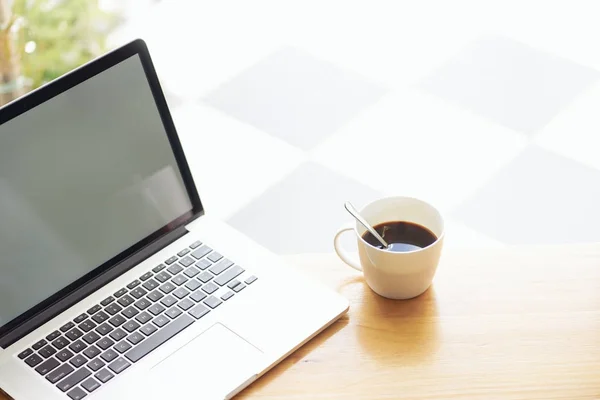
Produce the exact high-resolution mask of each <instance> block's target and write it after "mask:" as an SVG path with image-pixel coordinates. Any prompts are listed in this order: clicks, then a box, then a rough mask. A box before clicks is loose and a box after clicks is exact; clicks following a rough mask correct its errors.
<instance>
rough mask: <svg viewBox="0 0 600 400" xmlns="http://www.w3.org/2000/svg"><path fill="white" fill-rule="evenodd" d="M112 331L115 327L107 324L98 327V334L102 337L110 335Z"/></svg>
mask: <svg viewBox="0 0 600 400" xmlns="http://www.w3.org/2000/svg"><path fill="white" fill-rule="evenodd" d="M112 331H113V327H112V326H110V325H109V324H107V323H106V322H105V323H103V324H102V325H98V327H97V328H96V332H98V334H100V335H101V336H105V335H108V334H109V333H111V332H112Z"/></svg>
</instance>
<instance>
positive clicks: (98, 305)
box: [87, 304, 102, 315]
mask: <svg viewBox="0 0 600 400" xmlns="http://www.w3.org/2000/svg"><path fill="white" fill-rule="evenodd" d="M100 310H102V306H100V304H96V305H95V306H94V307H92V308H90V309H89V310H87V313H88V314H89V315H94V314H96V313H97V312H98V311H100Z"/></svg>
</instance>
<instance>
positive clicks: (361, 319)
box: [350, 283, 441, 365]
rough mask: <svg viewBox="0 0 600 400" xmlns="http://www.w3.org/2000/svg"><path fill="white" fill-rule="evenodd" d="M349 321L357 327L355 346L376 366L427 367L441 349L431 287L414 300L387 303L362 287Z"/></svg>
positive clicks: (365, 286)
mask: <svg viewBox="0 0 600 400" xmlns="http://www.w3.org/2000/svg"><path fill="white" fill-rule="evenodd" d="M350 319H351V320H352V321H353V322H354V323H356V324H357V325H358V329H357V332H356V335H357V341H358V344H359V345H360V346H361V347H362V349H363V350H364V351H365V354H366V355H369V356H371V358H372V359H373V360H374V361H376V362H378V363H385V364H402V365H418V364H426V363H428V361H429V360H431V359H432V358H433V357H434V356H435V354H436V352H437V350H438V349H439V347H440V341H441V338H440V336H441V335H440V326H439V318H438V306H437V301H436V296H435V290H434V288H433V287H430V288H429V289H428V290H427V291H426V292H425V293H423V294H422V295H420V296H418V297H415V298H413V299H409V300H390V299H386V298H384V297H381V296H379V295H378V294H376V293H375V292H373V291H372V290H371V289H370V288H369V286H368V285H367V284H366V283H363V294H362V301H361V302H360V305H358V306H357V307H356V309H355V310H354V311H353V312H352V313H351V315H350Z"/></svg>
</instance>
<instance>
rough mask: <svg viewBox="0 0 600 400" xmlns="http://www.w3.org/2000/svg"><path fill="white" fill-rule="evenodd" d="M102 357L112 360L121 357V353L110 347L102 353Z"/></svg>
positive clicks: (105, 359) (107, 360) (108, 360)
mask: <svg viewBox="0 0 600 400" xmlns="http://www.w3.org/2000/svg"><path fill="white" fill-rule="evenodd" d="M100 357H102V359H103V360H104V361H106V362H111V361H112V360H114V359H115V358H117V357H119V354H118V353H117V352H116V351H114V350H113V349H109V350H106V351H105V352H104V353H102V355H101V356H100Z"/></svg>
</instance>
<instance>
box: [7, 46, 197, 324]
mask: <svg viewBox="0 0 600 400" xmlns="http://www.w3.org/2000/svg"><path fill="white" fill-rule="evenodd" d="M191 209H192V204H191V201H190V199H189V197H188V193H187V191H186V189H185V186H184V183H183V179H182V177H181V175H180V172H179V168H178V167H177V163H176V160H175V156H174V154H173V151H172V149H171V146H170V144H169V141H168V138H167V135H166V132H165V129H164V127H163V124H162V121H161V118H160V116H159V113H158V109H157V107H156V104H155V102H154V98H153V96H152V93H151V90H150V87H149V85H148V82H147V80H146V76H145V74H144V70H143V67H142V63H141V60H140V59H139V56H137V55H135V56H133V57H131V58H129V59H127V60H125V61H123V62H121V63H119V64H117V65H116V66H114V67H112V68H110V69H108V70H106V71H104V72H102V73H100V74H99V75H96V76H94V77H93V78H91V79H89V80H87V81H85V82H83V83H81V84H79V85H77V86H75V87H73V88H71V89H69V90H68V91H66V92H64V93H62V94H60V95H58V96H56V97H54V98H52V99H50V100H48V101H47V102H45V103H43V104H41V105H39V106H37V107H35V108H33V109H32V110H30V111H28V112H26V113H24V114H21V115H20V116H18V117H16V118H14V119H12V120H10V121H8V122H6V123H4V124H2V125H0V327H1V326H2V325H4V324H6V323H7V322H8V321H10V320H12V319H14V318H15V317H17V316H18V315H20V314H22V313H23V312H25V311H26V310H28V309H30V308H31V307H33V306H34V305H36V304H38V303H40V302H41V301H43V300H44V299H46V298H48V297H49V296H51V295H53V294H54V293H56V292H57V291H59V290H61V289H62V288H64V287H65V286H67V285H69V284H70V283H72V282H74V281H75V280H77V279H79V278H81V277H82V276H83V275H85V274H87V273H89V272H90V271H92V270H94V269H95V268H97V267H98V266H100V265H101V264H103V263H105V262H106V261H108V260H110V259H111V258H113V257H114V256H116V255H117V254H118V253H120V252H122V251H124V250H126V249H127V248H129V247H131V246H132V245H134V244H135V243H137V242H138V241H140V240H142V239H143V238H145V237H146V236H148V235H150V234H151V233H153V232H155V231H157V230H159V229H160V228H162V227H163V226H165V225H167V224H168V223H170V222H172V221H173V220H175V219H177V218H178V217H180V216H182V215H184V214H185V213H187V212H189V211H190V210H191Z"/></svg>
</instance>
